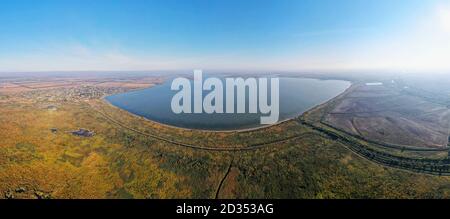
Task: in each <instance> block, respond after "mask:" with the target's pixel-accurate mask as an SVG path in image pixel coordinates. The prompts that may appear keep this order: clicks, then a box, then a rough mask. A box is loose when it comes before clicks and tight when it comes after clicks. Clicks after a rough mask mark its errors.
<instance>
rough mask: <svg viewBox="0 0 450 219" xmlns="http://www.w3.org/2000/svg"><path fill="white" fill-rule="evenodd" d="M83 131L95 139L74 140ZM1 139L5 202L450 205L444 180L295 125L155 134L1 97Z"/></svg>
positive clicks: (145, 125) (101, 106)
mask: <svg viewBox="0 0 450 219" xmlns="http://www.w3.org/2000/svg"><path fill="white" fill-rule="evenodd" d="M47 105H57V106H58V107H57V109H56V110H49V109H48V108H47V107H46V106H47ZM99 111H100V112H99ZM102 113H103V114H102ZM105 115H107V116H109V117H110V118H113V119H114V120H115V121H118V122H120V124H123V125H124V126H125V127H128V128H131V129H128V128H124V126H120V125H117V124H116V123H113V122H111V120H109V119H107V118H105ZM54 128H56V129H57V131H56V132H52V129H54ZM79 128H86V129H88V130H92V131H94V132H95V135H94V136H93V137H79V136H75V135H72V134H71V133H70V131H73V130H77V129H79ZM0 130H1V131H0V196H1V198H8V197H14V198H214V197H216V195H217V197H218V198H448V197H450V177H448V176H431V175H426V174H418V173H413V172H408V171H403V170H398V169H393V168H389V167H383V166H380V165H378V164H375V163H373V162H371V161H368V160H366V159H365V158H362V157H360V156H358V155H356V154H354V153H353V152H351V151H350V150H348V149H347V148H346V147H344V145H342V143H339V142H337V141H333V140H331V139H329V138H326V137H324V136H323V135H320V133H318V132H316V131H314V130H312V129H310V128H308V127H306V126H304V125H301V124H299V123H297V122H295V121H288V122H285V123H282V124H280V125H277V126H273V127H268V128H263V129H259V130H254V131H247V132H202V131H195V130H186V129H177V128H173V127H168V126H164V125H161V124H157V123H154V122H151V121H148V120H145V119H142V118H139V117H137V116H133V115H131V114H129V113H126V112H123V111H122V110H120V109H117V108H115V107H112V106H111V105H109V104H107V103H105V102H104V101H102V100H99V99H95V100H89V101H80V102H58V103H53V102H45V101H37V100H30V99H26V98H21V97H17V96H14V95H12V96H2V101H1V102H0ZM133 130H138V131H139V132H136V131H133ZM142 133H148V134H151V135H158V136H161V137H164V138H167V139H170V140H174V141H177V142H184V143H187V144H191V145H198V146H201V147H210V148H212V149H218V150H204V149H196V148H189V147H183V146H180V145H175V144H172V143H170V142H167V141H162V140H159V139H155V138H152V137H150V136H147V135H143V134H142ZM304 133H310V134H309V135H305V137H299V138H292V139H290V140H287V141H282V142H278V143H273V144H268V145H265V146H264V147H260V148H257V149H254V150H242V151H241V150H233V151H226V150H220V149H222V148H245V147H246V146H250V145H255V144H260V143H264V142H270V141H276V140H277V139H284V138H289V137H291V136H296V135H298V136H300V135H301V134H304ZM221 181H223V183H222V184H220V182H221Z"/></svg>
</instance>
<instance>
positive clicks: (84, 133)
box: [50, 128, 95, 137]
mask: <svg viewBox="0 0 450 219" xmlns="http://www.w3.org/2000/svg"><path fill="white" fill-rule="evenodd" d="M50 131H51V132H52V133H53V134H56V133H58V129H57V128H51V129H50ZM69 133H71V134H72V135H75V136H80V137H92V136H94V135H95V132H93V131H89V130H87V129H84V128H80V129H78V130H75V131H69Z"/></svg>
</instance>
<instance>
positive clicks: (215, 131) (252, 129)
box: [101, 76, 354, 133]
mask: <svg viewBox="0 0 450 219" xmlns="http://www.w3.org/2000/svg"><path fill="white" fill-rule="evenodd" d="M284 78H300V79H315V80H320V81H343V82H348V83H349V85H348V87H346V88H345V89H344V90H343V91H342V92H339V93H338V94H336V95H335V96H333V97H331V98H329V99H326V100H324V101H322V102H320V103H318V104H315V105H313V106H311V107H309V108H308V109H306V110H305V111H304V112H301V113H298V114H296V115H295V116H290V117H289V118H285V119H283V120H280V121H278V122H277V123H275V124H270V125H259V126H255V127H248V128H236V129H223V130H220V129H217V130H215V129H202V128H189V127H182V126H176V125H171V124H167V123H162V122H159V121H156V120H153V119H150V118H147V117H145V116H141V115H138V114H136V113H133V112H130V111H128V110H126V109H123V108H121V107H119V106H116V105H114V104H113V103H111V102H110V101H109V100H107V99H106V98H107V97H110V96H113V95H108V96H103V97H102V98H101V101H102V102H104V103H106V104H107V105H109V106H111V107H113V108H116V109H118V110H120V111H123V112H124V113H127V114H130V115H132V116H134V117H137V118H141V119H143V120H145V121H147V122H151V123H154V124H158V125H161V126H164V127H167V128H173V129H179V130H187V131H199V132H206V133H243V132H251V131H257V130H261V129H266V128H270V127H273V126H277V125H280V124H283V123H286V122H290V121H293V120H295V119H297V118H298V117H300V116H301V115H303V114H304V113H307V112H309V111H310V110H313V109H314V108H316V107H317V106H320V105H322V104H324V103H327V102H329V101H331V100H333V99H334V98H336V97H338V96H340V95H341V94H342V93H345V92H346V91H347V90H348V89H349V88H351V87H352V86H353V84H354V83H353V82H352V81H350V80H336V79H318V78H312V77H292V76H289V77H284ZM163 83H165V82H163ZM158 85H161V84H158ZM154 86H156V85H153V86H151V87H148V88H145V89H151V88H153V87H154ZM139 90H142V89H139ZM132 91H136V90H132ZM125 93H126V92H125ZM122 94H123V93H122ZM114 95H117V94H114Z"/></svg>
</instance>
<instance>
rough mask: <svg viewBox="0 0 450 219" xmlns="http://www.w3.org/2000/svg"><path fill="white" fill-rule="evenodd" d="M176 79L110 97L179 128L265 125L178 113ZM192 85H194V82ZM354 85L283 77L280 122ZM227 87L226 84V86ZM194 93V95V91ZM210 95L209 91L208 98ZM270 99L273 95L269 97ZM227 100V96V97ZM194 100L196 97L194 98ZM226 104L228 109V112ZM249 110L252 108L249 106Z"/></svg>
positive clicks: (245, 118)
mask: <svg viewBox="0 0 450 219" xmlns="http://www.w3.org/2000/svg"><path fill="white" fill-rule="evenodd" d="M171 83H172V80H168V81H166V82H165V83H164V84H161V85H157V86H154V87H151V88H147V89H143V90H137V91H132V92H127V93H122V94H116V95H112V96H108V97H106V100H107V101H109V102H110V103H111V104H113V105H114V106H117V107H119V108H121V109H124V110H127V111H128V112H131V113H133V114H136V115H139V116H143V117H145V118H147V119H150V120H153V121H156V122H159V123H163V124H168V125H172V126H177V127H183V128H191V129H206V130H234V129H246V128H256V127H259V126H261V124H260V116H261V114H259V113H258V114H250V113H244V114H237V113H236V114H206V113H203V114H193V113H192V114H175V113H173V112H172V110H171V107H170V104H171V100H172V97H173V95H174V94H175V93H177V92H178V91H172V90H170V86H171ZM191 86H192V83H191ZM349 86H350V82H347V81H338V80H317V79H308V78H280V117H279V121H282V120H285V119H290V118H294V117H296V116H298V115H300V114H302V113H303V112H305V111H307V110H308V109H310V108H312V107H314V106H316V105H318V104H321V103H323V102H325V101H327V100H329V99H331V98H333V97H335V96H337V95H338V94H340V93H342V92H343V91H344V90H345V89H347V88H348V87H349ZM224 87H225V83H224ZM191 93H192V94H193V92H191ZM207 93H208V92H205V93H204V95H203V96H205V95H206V94H207ZM269 96H270V95H269ZM224 99H225V97H224ZM192 101H193V97H192ZM225 105H226V104H225V103H224V109H225ZM246 108H247V109H248V106H247V107H246Z"/></svg>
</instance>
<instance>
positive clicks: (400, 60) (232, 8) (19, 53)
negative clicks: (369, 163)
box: [0, 0, 450, 71]
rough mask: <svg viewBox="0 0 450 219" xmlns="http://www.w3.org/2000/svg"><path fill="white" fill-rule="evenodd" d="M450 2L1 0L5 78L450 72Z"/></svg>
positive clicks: (0, 56)
mask: <svg viewBox="0 0 450 219" xmlns="http://www.w3.org/2000/svg"><path fill="white" fill-rule="evenodd" d="M449 26H450V1H448V0H447V1H445V0H427V1H423V0H161V1H156V0H145V1H138V0H123V1H113V0H96V1H92V0H77V1H75V0H74V1H70V0H59V1H48V0H39V1H33V0H29V1H24V0H14V1H9V0H2V1H1V7H0V33H1V34H0V71H47V70H48V71H56V70H67V71H69V70H164V69H193V68H201V69H224V70H225V69H242V70H310V69H328V70H342V69H344V70H346V69H450V66H449V64H447V62H448V61H447V59H448V58H447V57H450V47H449V46H448V45H450V40H449V39H450V27H449Z"/></svg>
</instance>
